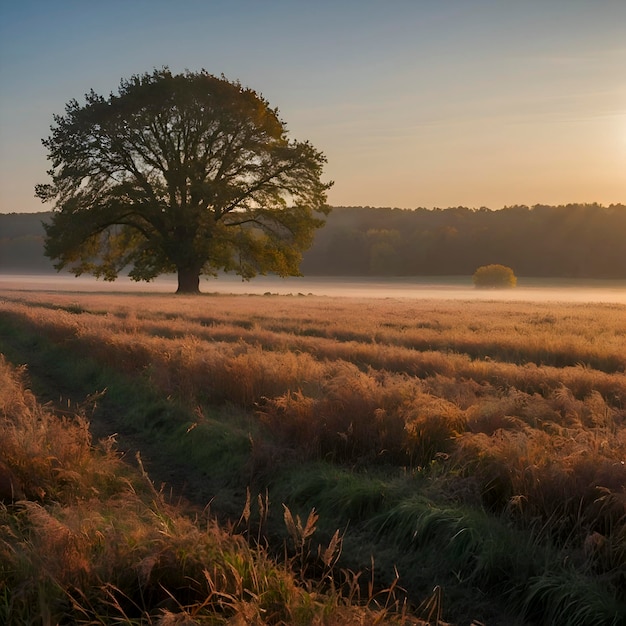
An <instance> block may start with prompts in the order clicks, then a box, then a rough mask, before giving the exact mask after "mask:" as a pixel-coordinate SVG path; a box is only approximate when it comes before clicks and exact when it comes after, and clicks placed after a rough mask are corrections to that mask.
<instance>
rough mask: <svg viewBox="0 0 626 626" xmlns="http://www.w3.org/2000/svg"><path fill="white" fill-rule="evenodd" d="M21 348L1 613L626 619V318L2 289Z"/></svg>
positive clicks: (8, 469)
mask: <svg viewBox="0 0 626 626" xmlns="http://www.w3.org/2000/svg"><path fill="white" fill-rule="evenodd" d="M0 352H3V353H4V354H5V355H6V359H7V360H8V361H11V362H13V364H14V365H20V364H25V365H26V366H27V369H26V373H25V374H24V375H21V376H18V375H17V374H16V373H15V370H14V369H11V368H10V367H9V366H8V364H5V365H4V366H3V367H4V368H5V370H6V371H5V373H4V376H5V377H8V378H9V379H10V380H12V381H14V382H12V383H11V385H13V387H15V389H17V391H14V392H6V391H5V392H4V396H3V398H2V400H3V402H4V408H3V413H1V414H0V416H2V418H3V419H4V426H3V428H4V429H5V431H6V433H9V434H6V435H3V436H4V438H5V439H4V440H5V441H9V442H11V443H10V444H6V445H5V446H4V447H3V449H2V453H1V454H2V457H0V489H2V488H3V485H4V486H5V487H4V491H3V493H2V496H3V499H4V502H5V505H4V508H3V509H2V516H3V518H4V519H3V520H2V530H1V532H2V535H0V551H3V554H2V562H3V564H4V565H2V566H1V567H4V571H3V572H2V574H3V577H4V579H5V580H6V581H7V582H5V583H4V586H3V587H0V618H2V615H3V613H2V612H3V611H4V613H5V614H6V615H7V616H10V615H24V613H23V612H24V611H26V608H25V607H27V606H31V607H32V606H36V607H38V608H37V609H36V613H37V615H38V616H39V619H41V617H42V616H45V615H53V616H55V617H54V619H60V618H58V617H56V616H57V615H65V614H67V615H71V619H74V620H78V619H82V620H83V621H84V622H85V623H107V622H106V621H104V622H97V621H96V622H94V621H93V620H97V617H98V616H99V615H102V614H103V613H102V611H107V612H109V613H107V614H111V615H113V614H114V613H115V611H118V615H126V618H128V620H135V622H136V623H142V622H141V620H142V619H143V620H144V621H143V623H178V622H174V621H171V622H167V621H164V620H166V618H167V619H171V620H174V619H175V617H174V615H176V614H178V615H179V616H180V615H189V616H191V617H189V619H192V617H193V619H195V620H196V621H195V622H193V621H190V622H188V623H207V624H208V623H233V624H234V623H258V624H265V623H268V624H269V623H301V624H326V623H327V624H340V623H363V624H368V623H375V620H381V622H380V623H385V622H383V620H387V621H388V623H402V621H403V620H404V623H418V620H422V621H423V622H426V623H431V624H436V623H437V622H438V621H439V622H440V623H443V620H445V621H447V622H451V623H455V624H471V623H472V621H474V623H476V624H478V623H484V624H489V625H492V624H520V625H521V624H572V625H573V624H579V625H581V626H582V625H593V624H615V625H617V624H620V623H623V620H625V619H626V608H625V607H626V592H625V589H626V493H625V488H626V466H625V462H626V427H625V422H626V373H625V372H626V306H624V305H618V304H613V305H612V304H589V305H586V304H555V303H548V302H545V303H541V302H534V303H529V302H495V301H494V302H490V301H471V302H470V301H468V302H462V301H445V300H420V301H414V300H408V299H402V300H400V299H389V300H366V299H352V298H325V297H313V296H291V297H289V296H270V295H268V296H216V295H213V296H201V297H191V298H185V297H173V296H163V295H149V294H142V295H136V294H119V295H115V294H97V293H94V294H80V293H46V292H26V291H24V292H19V291H5V292H4V293H3V294H1V295H0ZM25 376H26V377H29V378H24V377H25ZM28 379H30V381H31V383H32V389H33V390H34V391H35V393H36V394H37V395H38V397H39V398H40V400H41V401H43V400H48V399H53V400H54V403H53V404H51V405H50V406H49V407H48V408H47V409H45V408H44V409H42V408H41V407H40V405H38V404H36V403H35V400H34V399H33V398H32V397H31V396H30V395H29V394H28V393H27V392H24V390H23V388H22V387H21V385H22V382H19V381H23V380H28ZM15 381H18V382H15ZM11 385H9V386H7V384H6V383H5V384H4V385H3V387H2V388H3V389H8V388H9V387H10V386H11ZM7 394H8V398H7V397H6V396H7ZM20 394H22V395H21V396H20ZM24 394H26V395H24ZM15 398H18V399H17V400H16V399H15ZM20 398H21V399H20ZM16 407H17V408H16ZM20 407H22V408H23V407H26V409H27V410H28V411H30V412H31V413H33V412H34V415H35V417H33V416H32V415H31V416H29V417H28V418H27V419H22V417H20V415H21V412H22V408H20ZM52 412H55V415H56V416H57V417H55V418H52V417H50V416H48V413H50V414H52ZM66 413H67V414H70V415H74V414H76V413H80V414H82V415H83V417H82V418H81V419H78V420H77V419H75V418H71V419H69V418H68V417H67V416H66V417H65V418H64V419H61V418H60V417H58V416H62V415H65V414H66ZM44 414H45V415H46V416H47V417H45V418H43V417H41V416H42V415H44ZM87 420H89V421H90V422H91V431H92V432H93V433H94V435H95V440H97V439H98V438H102V439H103V442H104V443H101V444H99V445H93V444H91V443H90V436H89V431H88V425H87ZM44 422H45V424H47V426H46V429H47V431H50V434H49V435H46V436H45V437H49V438H51V439H52V440H54V441H56V440H58V441H59V442H61V449H60V450H57V449H54V450H52V448H51V446H52V445H53V444H52V443H50V442H49V441H48V440H46V439H45V437H44V436H43V435H42V434H41V424H42V423H44ZM61 425H63V426H61ZM61 429H64V430H62V432H61ZM113 433H118V436H117V437H118V443H117V445H114V444H113V442H112V440H111V439H110V438H107V437H108V436H109V435H112V434H113ZM38 437H39V439H38ZM41 437H44V438H43V439H41ZM131 448H132V449H133V450H135V449H136V450H141V451H142V455H144V456H145V458H146V467H147V469H148V474H149V475H150V477H151V478H152V479H153V481H154V482H156V483H157V484H159V483H160V482H161V479H160V477H161V476H164V479H163V481H164V482H165V483H167V484H166V485H165V487H164V490H163V491H161V492H159V493H158V494H156V492H155V493H154V494H153V493H152V492H151V491H150V485H151V484H152V483H149V482H148V481H147V480H146V479H145V477H143V478H142V477H141V475H140V476H139V478H137V477H136V476H135V475H134V474H133V475H132V476H130V477H129V476H128V475H127V473H128V472H131V474H132V472H137V471H140V470H137V469H136V466H137V462H136V461H135V459H134V456H132V455H128V456H129V457H130V458H129V462H128V463H124V462H122V461H121V460H120V458H119V457H120V453H119V452H118V453H116V452H115V449H117V450H127V449H128V450H130V449H131ZM70 451H71V452H70ZM27 460H28V462H27ZM76 463H78V465H75V464H76ZM129 466H132V467H133V468H135V469H132V470H131V469H129ZM140 469H141V468H140ZM168 471H169V473H168ZM140 474H141V472H140ZM8 484H10V490H9V488H7V487H6V485H8ZM136 484H140V485H143V487H142V488H140V487H138V486H136ZM131 485H133V486H132V488H131ZM142 489H143V491H146V490H147V491H146V493H145V494H143V491H142ZM168 490H169V491H168ZM166 493H170V494H172V496H176V497H177V496H180V495H182V496H184V498H185V501H184V502H178V501H176V502H174V501H173V500H172V498H171V497H170V498H169V499H168V498H166V496H165V494H166ZM157 496H158V497H157ZM166 500H167V502H166ZM209 503H210V511H209V512H208V513H207V510H206V509H205V510H204V512H202V513H201V514H199V513H198V511H199V510H200V511H202V507H205V506H206V505H207V504H209ZM198 507H199V508H198ZM114 511H115V512H114ZM118 511H124V515H123V516H122V515H119V513H118ZM242 511H243V513H242ZM126 515H129V516H131V517H132V519H131V518H128V519H126V517H125V516H126ZM194 515H195V516H196V517H194ZM118 518H119V519H118ZM103 520H104V521H103ZM113 520H115V522H116V523H115V524H114V523H113ZM307 520H308V521H309V522H310V524H308V525H307V523H306V522H307ZM117 522H119V524H118V523H117ZM148 522H149V523H151V524H153V525H152V526H149V528H148V527H144V526H143V524H144V523H146V524H148ZM157 522H158V523H157ZM155 524H156V525H155ZM208 526H210V528H211V532H210V533H209V532H208V531H207V530H206V529H207V527H208ZM164 528H166V529H167V531H164V530H163V529H164ZM313 528H315V532H314V533H313ZM48 532H50V533H52V536H51V537H50V536H48V535H47V534H46V533H48ZM208 535H210V536H211V539H210V541H211V542H217V543H218V547H216V546H215V544H214V543H211V545H210V546H209V545H208V544H207V541H208V540H207V536H208ZM218 536H219V540H218V539H216V537H218ZM63 537H65V539H63V541H65V543H63V541H61V539H62V538H63ZM68 537H72V540H71V541H70V540H69V539H68ZM157 537H158V539H157ZM57 540H58V541H61V543H60V544H59V543H58V541H57ZM221 541H224V542H225V543H224V545H222V544H221V543H219V542H221ZM55 542H57V543H55ZM68 542H69V544H68ZM167 542H173V543H167ZM196 542H197V544H196ZM68 545H69V546H70V547H68ZM60 546H62V548H63V549H61V547H60ZM129 546H132V549H130V548H129ZM48 548H49V551H50V552H49V553H48V552H47V551H48ZM70 548H71V549H70ZM231 550H233V551H234V554H235V556H233V555H232V554H231ZM218 553H219V555H221V556H216V555H218ZM226 553H228V557H227V558H226V557H224V556H223V555H224V554H226ZM60 554H61V556H60ZM172 554H174V555H176V556H175V557H174V556H172ZM191 555H193V556H191ZM242 555H244V556H242ZM35 556H36V557H37V559H38V560H37V559H35ZM118 557H119V558H120V561H119V562H117V561H115V559H116V558H118ZM168 559H169V561H168ZM220 559H221V560H220ZM224 559H226V562H227V565H226V566H223V565H220V564H221V563H223V561H224ZM42 562H43V563H44V565H45V567H42V566H41V563H42ZM235 562H236V563H240V562H241V563H244V562H245V563H247V565H245V568H246V575H245V576H244V575H243V574H242V572H241V571H240V569H238V568H239V566H238V565H237V566H234V565H233V563H235ZM261 562H262V563H261ZM251 563H254V565H251ZM268 564H271V567H272V568H274V570H272V571H276V572H280V576H283V577H285V578H280V581H279V582H277V583H276V585H277V586H278V587H280V589H281V590H282V591H281V593H282V595H280V594H278V592H277V591H276V589H275V588H274V587H271V589H269V588H265V587H263V588H262V589H261V588H260V587H259V586H258V583H259V580H261V579H263V580H265V579H267V580H270V579H271V580H278V578H277V577H278V574H276V576H274V574H271V575H270V574H266V573H265V572H266V571H269V570H266V569H263V570H262V571H263V573H262V574H261V573H259V572H260V571H261V570H259V569H256V568H270V565H268ZM187 566H188V567H189V569H186V568H187ZM211 567H215V568H216V569H215V571H213V570H210V568H211ZM219 567H226V569H222V570H219ZM242 567H244V566H243V565H242ZM235 569H237V572H239V573H238V574H237V575H235V574H233V573H232V572H233V571H234V570H235ZM35 570H36V571H38V572H40V576H39V577H33V576H32V572H33V571H35ZM122 570H123V571H124V572H125V573H126V574H127V578H128V580H126V579H124V580H120V577H119V576H118V577H115V576H113V578H111V576H112V574H111V572H119V571H122ZM146 572H147V573H146ZM207 572H209V573H210V574H211V575H207ZM211 572H213V573H211ZM224 572H227V573H224ZM359 572H360V573H359ZM273 576H274V578H273ZM121 578H124V577H121ZM231 578H232V580H231ZM218 579H219V580H220V581H222V580H223V581H228V584H229V585H231V586H228V585H226V582H225V583H224V584H225V585H226V586H225V587H223V588H221V587H219V585H218V584H217V582H216V581H217V580H218ZM30 580H32V581H34V582H31V583H28V582H27V581H30ZM206 581H209V582H206ZM29 584H30V586H29ZM233 585H234V586H233ZM55 590H56V591H55ZM159 590H160V591H159ZM390 590H391V591H390ZM220 594H223V595H220ZM277 595H278V596H280V597H278V599H276V597H277ZM124 598H126V602H125V603H124V602H122V599H124ZM218 598H221V600H219V601H218ZM267 598H272V600H271V602H270V601H269V600H268V601H267V602H266V600H267ZM257 599H258V602H256V600H257ZM25 602H26V603H25ZM33 602H34V604H32V603H33ZM255 602H256V603H255ZM268 602H269V604H268ZM28 603H30V604H28ZM116 603H117V604H118V605H119V607H117V608H116ZM385 605H386V606H387V610H381V607H385ZM268 606H269V608H268ZM19 611H22V613H19ZM55 611H56V612H55ZM246 611H249V614H248V613H246ZM11 612H13V613H11ZM250 615H254V620H256V621H254V620H253V619H252V618H251V617H250ZM120 619H121V618H120ZM90 620H92V621H90ZM159 620H160V621H159ZM211 620H213V621H211ZM220 620H221V621H220ZM237 620H240V621H237ZM241 620H243V621H241ZM35 622H36V620H35ZM35 622H33V623H35ZM15 623H19V622H15ZM181 623H182V622H181Z"/></svg>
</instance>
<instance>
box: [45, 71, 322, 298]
mask: <svg viewBox="0 0 626 626" xmlns="http://www.w3.org/2000/svg"><path fill="white" fill-rule="evenodd" d="M85 99H86V102H85V104H84V105H82V106H81V105H80V104H79V103H78V102H77V101H76V100H71V101H70V102H69V103H68V104H67V105H66V109H65V115H55V116H54V121H55V125H54V126H52V127H51V131H52V134H51V136H50V137H49V138H48V139H45V140H43V144H44V146H45V147H46V148H47V149H48V159H49V160H50V161H51V162H52V168H51V169H50V170H49V172H48V174H49V175H50V176H51V177H52V184H45V185H37V188H36V193H37V196H39V197H40V198H41V199H42V201H52V200H54V201H55V203H56V204H55V207H54V211H55V212H54V215H53V218H52V221H51V222H50V224H46V225H45V229H46V255H47V256H49V257H50V258H51V259H56V260H57V263H56V264H55V267H56V268H57V269H58V270H60V269H62V268H63V267H69V268H70V269H71V271H73V272H74V273H75V274H76V275H80V274H82V273H85V272H86V273H91V274H94V275H95V276H99V277H102V278H104V279H105V280H115V278H116V277H117V275H118V273H119V272H120V271H121V270H122V269H124V268H130V277H131V278H132V279H134V280H146V281H149V280H151V279H153V278H155V277H156V276H158V275H159V274H162V273H166V272H177V273H178V292H179V293H180V292H183V293H197V292H199V277H200V275H201V274H209V275H211V274H213V275H214V274H215V272H216V271H218V270H226V271H234V272H236V273H238V274H240V275H241V276H242V277H243V278H246V279H247V278H251V277H253V276H255V275H256V274H257V273H261V274H265V273H267V272H275V273H277V274H279V275H281V276H289V275H298V274H299V269H298V266H299V263H300V261H301V258H302V252H303V251H304V250H306V249H307V248H308V247H309V246H310V245H311V243H312V241H313V233H314V231H315V229H316V228H318V227H320V226H321V225H322V224H323V223H324V220H323V216H324V215H326V214H327V213H328V211H329V208H328V207H327V206H326V191H327V190H328V189H329V188H330V186H331V184H332V183H322V182H321V180H320V178H321V174H322V168H323V165H324V163H326V159H325V157H324V155H323V154H322V153H321V152H318V151H317V150H315V149H314V148H313V146H311V144H309V143H308V142H297V141H290V140H288V138H287V131H286V128H285V125H284V123H283V122H282V121H281V120H280V118H279V117H278V111H277V110H276V109H271V108H270V107H269V105H268V103H267V102H266V101H265V100H264V99H263V98H262V97H261V96H259V95H258V94H257V93H256V92H255V91H253V90H251V89H245V88H243V87H242V86H241V85H240V84H239V83H237V82H229V81H227V80H226V79H225V78H224V77H222V78H216V77H215V76H212V75H210V74H208V73H206V72H205V71H202V72H200V73H191V72H186V73H184V74H179V75H172V74H171V73H170V71H169V70H168V69H167V68H164V69H162V70H155V71H154V72H153V73H152V74H144V75H142V76H133V77H132V78H131V79H130V80H122V81H121V83H120V87H119V92H118V94H117V95H114V94H111V95H110V96H109V97H108V98H103V97H102V96H99V95H97V94H96V93H94V92H93V91H91V92H90V93H88V94H87V95H86V96H85Z"/></svg>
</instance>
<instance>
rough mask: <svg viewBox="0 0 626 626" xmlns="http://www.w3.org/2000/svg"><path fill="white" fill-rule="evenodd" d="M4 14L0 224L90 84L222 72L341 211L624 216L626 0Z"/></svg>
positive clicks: (8, 8) (250, 4)
mask: <svg viewBox="0 0 626 626" xmlns="http://www.w3.org/2000/svg"><path fill="white" fill-rule="evenodd" d="M0 6H1V8H0V85H1V88H0V212H10V211H18V212H21V211H38V210H45V209H47V208H49V207H48V206H46V205H41V204H40V202H39V201H38V200H37V199H35V198H34V191H33V188H34V185H35V184H36V183H38V182H46V173H45V172H46V169H47V167H48V166H47V161H46V158H45V150H44V148H43V147H42V146H41V142H40V140H41V138H42V137H45V136H47V135H48V132H49V127H50V124H51V123H52V116H53V114H54V113H62V112H63V108H64V105H65V103H66V102H67V101H68V100H70V99H71V98H77V99H79V101H80V100H81V98H82V96H83V94H84V93H86V92H87V91H88V90H89V89H91V88H93V89H94V90H95V91H96V92H98V93H102V94H105V95H106V94H108V93H109V92H111V91H115V90H116V88H117V85H118V84H119V81H120V79H121V78H122V77H129V76H130V75H132V74H136V73H143V72H146V71H151V70H152V69H153V68H155V67H161V66H163V65H167V66H169V67H170V68H171V69H172V70H174V71H181V70H183V69H189V70H192V71H196V70H200V69H202V68H204V69H206V70H207V71H209V72H211V73H214V74H221V73H224V74H225V75H226V77H227V78H229V79H238V80H240V81H241V82H242V83H244V84H245V85H247V86H249V87H252V88H254V89H256V90H257V91H258V92H260V93H262V94H263V95H264V96H265V98H266V99H267V100H268V101H269V102H270V104H271V105H272V106H274V107H278V109H279V110H280V112H281V116H282V118H283V119H284V120H285V121H286V123H287V126H288V128H289V129H290V134H291V136H292V137H293V138H296V139H301V140H303V139H308V140H310V141H311V142H312V143H313V144H314V145H315V146H316V147H317V148H318V149H320V150H322V151H323V152H324V153H325V154H326V156H327V157H328V166H327V168H326V179H333V180H334V181H335V186H334V187H333V188H332V189H331V192H330V194H329V202H330V204H332V205H335V206H337V205H370V206H393V207H405V208H414V207H418V206H425V207H428V208H431V207H435V206H437V207H448V206H457V205H464V206H470V207H479V206H488V207H489V208H492V209H498V208H502V207H503V206H505V205H512V204H528V205H533V204H537V203H545V204H562V203H567V202H600V203H602V204H611V203H617V202H622V203H626V2H625V1H624V0H595V1H593V2H591V1H588V2H583V1H579V0H525V1H524V2H517V1H513V0H511V1H506V0H498V1H495V0H429V1H426V0H413V1H406V0H380V1H376V2H375V1H370V0H361V1H351V0H344V1H342V0H335V1H333V2H330V1H327V0H317V1H316V2H311V1H299V0H292V1H289V2H288V1H286V0H258V1H251V0H248V1H245V0H231V1H226V0H213V1H212V0H205V1H203V2H201V1H198V0H177V1H174V0H171V1H169V2H165V1H160V0H152V1H147V0H126V1H121V0H108V1H107V2H97V1H95V0H93V1H90V0H82V1H74V0H55V1H47V2H44V1H33V0H22V1H21V2H19V3H18V2H8V1H7V0H2V3H1V5H0Z"/></svg>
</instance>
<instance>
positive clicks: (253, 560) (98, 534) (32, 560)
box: [0, 358, 424, 626]
mask: <svg viewBox="0 0 626 626" xmlns="http://www.w3.org/2000/svg"><path fill="white" fill-rule="evenodd" d="M0 390H1V393H0V439H1V440H2V442H3V447H2V455H1V459H2V460H1V462H0V471H1V472H2V474H1V475H0V479H1V480H2V485H3V486H5V487H7V489H6V490H5V491H3V493H2V494H0V495H1V497H2V500H3V501H4V504H3V503H0V621H2V622H3V623H6V624H24V623H44V624H48V623H85V624H87V623H89V624H93V623H142V624H160V625H167V624H182V623H185V624H200V623H202V624H232V625H235V624H256V625H259V626H261V625H265V624H303V625H304V624H310V625H319V626H322V625H328V626H332V625H339V624H348V625H351V624H354V625H355V626H356V625H364V624H381V625H382V624H398V625H400V624H405V625H407V626H408V625H410V624H414V625H419V624H424V622H422V621H420V620H418V619H417V618H414V617H411V616H410V615H409V614H408V613H407V612H406V607H404V606H403V605H402V603H401V601H400V600H397V599H395V597H394V590H393V589H390V590H388V593H387V594H386V596H385V597H386V598H387V600H386V602H387V604H388V606H387V607H386V608H381V607H380V606H377V603H378V600H377V598H376V597H375V596H373V595H372V596H370V597H369V598H365V599H364V600H365V601H363V602H359V600H361V598H360V597H359V592H360V588H359V586H358V585H357V584H355V581H356V578H357V577H356V576H354V575H352V574H350V573H349V572H346V573H345V575H344V579H343V581H342V580H339V579H337V578H335V577H334V575H333V567H334V566H335V564H336V560H337V557H338V554H339V553H340V550H341V539H340V537H339V534H338V533H337V534H336V535H335V536H334V537H333V538H332V540H331V542H330V543H329V544H328V546H326V547H325V548H324V549H323V550H322V549H320V550H319V554H318V557H317V558H318V559H319V561H320V564H321V567H322V568H323V574H322V575H321V577H318V578H317V579H315V580H314V579H308V578H306V577H305V571H304V568H302V567H301V563H303V562H304V561H305V559H306V560H307V561H308V560H312V556H311V554H310V539H311V536H312V535H313V534H314V532H315V530H316V522H317V516H316V515H315V514H314V513H312V514H311V515H310V516H309V519H308V520H307V522H306V524H305V525H304V526H303V525H302V523H301V521H300V519H299V518H298V517H297V516H295V517H294V516H293V515H292V514H291V512H290V511H289V509H287V508H285V521H286V522H287V528H288V530H289V532H290V533H291V534H292V537H293V538H294V541H297V545H296V550H295V553H294V556H293V557H291V558H290V559H287V560H285V562H283V563H278V562H276V561H275V560H273V559H272V558H270V557H269V555H268V553H267V551H266V550H265V549H264V548H263V547H251V546H250V544H249V543H248V542H247V541H246V540H245V539H244V537H243V536H242V535H240V534H237V533H235V532H234V531H233V530H232V529H224V528H222V527H220V526H219V525H218V524H217V523H216V522H215V521H214V520H213V519H211V518H210V517H207V516H205V515H204V514H198V513H195V514H194V515H193V516H189V515H187V514H185V512H184V511H183V510H181V509H180V508H177V507H174V506H172V505H170V504H167V503H166V502H165V500H164V498H163V497H162V495H161V494H160V493H159V492H157V491H156V490H155V489H154V487H153V486H152V484H151V483H150V482H149V479H148V478H147V476H145V473H144V475H143V479H142V477H141V475H140V472H136V471H135V472H134V471H131V470H129V468H128V467H127V466H126V465H125V464H123V463H121V461H120V460H119V458H118V456H117V455H116V453H115V451H114V450H113V446H112V445H111V441H108V442H105V444H104V445H103V446H100V447H99V448H94V447H93V446H92V445H91V441H90V437H89V433H88V428H87V427H88V424H87V422H86V421H85V419H84V418H82V417H76V418H74V419H72V418H69V417H67V418H59V417H58V416H55V415H52V414H51V413H50V412H49V411H48V410H46V408H45V407H41V406H40V405H38V404H37V402H36V401H35V400H34V398H33V396H32V394H31V393H30V392H28V391H27V390H26V389H25V388H24V374H23V372H19V371H15V370H13V369H11V368H10V367H9V366H8V365H7V363H6V362H5V360H4V359H3V358H0ZM140 470H141V471H143V468H142V466H141V464H140ZM266 506H267V503H266ZM262 514H264V515H266V514H267V510H264V511H262ZM247 515H249V507H247V513H244V516H243V517H246V516H247ZM381 597H382V596H381Z"/></svg>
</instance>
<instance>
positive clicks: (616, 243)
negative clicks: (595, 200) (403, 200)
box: [302, 204, 626, 278]
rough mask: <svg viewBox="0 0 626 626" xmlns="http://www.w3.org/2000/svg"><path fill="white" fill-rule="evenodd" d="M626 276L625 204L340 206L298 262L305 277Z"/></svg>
mask: <svg viewBox="0 0 626 626" xmlns="http://www.w3.org/2000/svg"><path fill="white" fill-rule="evenodd" d="M490 263H498V264H502V265H506V266H509V267H511V268H512V269H513V271H514V272H515V274H516V275H517V276H537V277H544V276H545V277H572V278H626V206H624V205H621V204H619V205H611V206H609V207H604V206H600V205H598V204H569V205H567V206H541V205H538V206H533V207H527V206H512V207H505V208H503V209H501V210H499V211H491V210H489V209H485V208H481V209H469V208H466V207H456V208H449V209H434V210H429V209H415V210H403V209H383V208H370V207H365V208H363V207H338V208H335V209H334V210H333V212H332V213H331V214H330V216H329V218H328V222H327V224H326V226H325V227H324V228H323V229H322V230H321V231H319V232H318V234H317V236H316V238H315V243H314V245H313V247H312V248H311V249H310V250H309V251H308V252H307V254H306V255H305V258H304V262H303V264H302V271H303V273H304V274H305V275H337V276H338V275H358V276H445V275H472V274H473V273H474V271H475V270H476V268H478V267H480V266H481V265H487V264H490Z"/></svg>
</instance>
